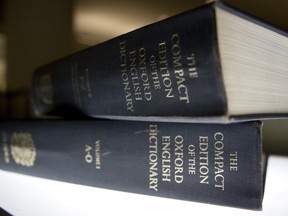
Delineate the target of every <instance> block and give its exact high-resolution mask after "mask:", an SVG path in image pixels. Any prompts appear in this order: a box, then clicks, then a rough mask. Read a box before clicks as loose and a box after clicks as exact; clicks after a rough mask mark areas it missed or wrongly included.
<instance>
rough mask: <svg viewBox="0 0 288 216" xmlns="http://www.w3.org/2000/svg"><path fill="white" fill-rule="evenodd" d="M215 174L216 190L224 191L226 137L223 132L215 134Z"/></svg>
mask: <svg viewBox="0 0 288 216" xmlns="http://www.w3.org/2000/svg"><path fill="white" fill-rule="evenodd" d="M214 140H215V143H214V152H215V156H214V170H215V171H214V172H215V177H214V181H215V188H219V189H220V190H222V191H224V189H225V185H224V142H223V141H224V135H223V133H221V132H217V133H215V134H214Z"/></svg>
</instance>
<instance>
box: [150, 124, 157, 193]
mask: <svg viewBox="0 0 288 216" xmlns="http://www.w3.org/2000/svg"><path fill="white" fill-rule="evenodd" d="M149 189H151V190H154V191H158V127H157V125H150V126H149Z"/></svg>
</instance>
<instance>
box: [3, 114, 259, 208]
mask: <svg viewBox="0 0 288 216" xmlns="http://www.w3.org/2000/svg"><path fill="white" fill-rule="evenodd" d="M0 148H1V150H2V151H1V154H0V169H3V170H7V171H12V172H17V173H22V174H26V175H32V176H37V177H42V178H48V179H53V180H58V181H64V182H70V183H76V184H82V185H89V186H95V187H100V188H106V189H113V190H119V191H126V192H131V193H138V194H146V195H151V196H159V197H166V198H173V199H181V200H188V201H196V202H203V203H210V204H217V205H223V206H231V207H238V208H246V209H257V210H259V209H261V206H262V196H263V169H264V167H263V165H262V137H261V123H259V122H248V123H237V124H228V125H225V124H220V125H218V124H211V125H209V124H188V123H164V122H136V121H132V122H130V121H109V120H107V121H105V120H103V121H102V120H95V121H89V120H87V121H86V120H82V121H81V120H79V121H76V120H75V121H72V120H71V121H68V120H63V121H62V120H37V121H7V122H1V123H0Z"/></svg>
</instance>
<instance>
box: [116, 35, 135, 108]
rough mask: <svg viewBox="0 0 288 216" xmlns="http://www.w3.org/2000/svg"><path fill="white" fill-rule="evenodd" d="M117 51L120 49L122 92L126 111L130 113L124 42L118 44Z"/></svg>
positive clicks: (130, 104) (131, 102)
mask: <svg viewBox="0 0 288 216" xmlns="http://www.w3.org/2000/svg"><path fill="white" fill-rule="evenodd" d="M119 49H120V72H121V78H122V83H123V86H124V89H123V91H124V94H125V101H126V109H127V110H128V111H130V112H134V105H133V99H132V94H131V88H130V81H129V76H128V74H127V73H128V72H127V54H126V42H125V41H121V42H120V43H119Z"/></svg>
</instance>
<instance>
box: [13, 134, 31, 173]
mask: <svg viewBox="0 0 288 216" xmlns="http://www.w3.org/2000/svg"><path fill="white" fill-rule="evenodd" d="M11 154H12V157H13V159H14V161H15V163H16V164H19V165H22V166H26V167H32V166H33V165H34V161H35V159H36V149H35V145H34V141H33V139H32V135H31V134H30V133H13V135H12V138H11Z"/></svg>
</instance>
